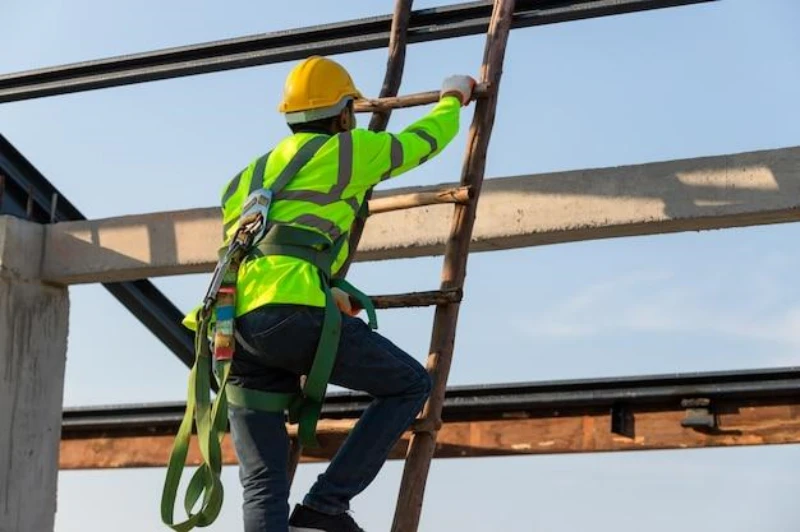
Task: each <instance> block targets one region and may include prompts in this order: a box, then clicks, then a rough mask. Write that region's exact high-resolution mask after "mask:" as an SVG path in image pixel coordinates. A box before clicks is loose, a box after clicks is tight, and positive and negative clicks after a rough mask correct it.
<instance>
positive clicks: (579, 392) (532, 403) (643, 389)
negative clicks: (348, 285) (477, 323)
mask: <svg viewBox="0 0 800 532" xmlns="http://www.w3.org/2000/svg"><path fill="white" fill-rule="evenodd" d="M693 397H704V398H710V399H713V400H736V401H744V400H753V399H774V400H776V402H779V403H783V402H787V400H786V399H785V398H795V399H797V398H798V397H800V368H798V367H787V368H771V369H756V370H743V371H718V372H708V373H677V374H669V375H653V376H635V377H614V378H603V379H575V380H563V381H549V382H548V381H545V382H520V383H506V384H489V385H470V386H454V387H450V388H448V390H447V393H446V395H445V402H444V410H443V412H442V419H443V420H445V421H465V420H470V419H474V418H480V417H482V416H486V415H490V414H492V413H498V412H514V411H534V412H535V411H540V412H543V413H544V415H548V413H550V412H553V411H557V412H559V413H560V415H568V414H569V413H570V412H571V411H574V410H576V409H586V408H612V407H613V406H614V405H617V404H620V403H623V404H626V405H629V406H630V405H640V406H641V405H647V406H650V407H654V408H665V409H682V407H681V401H682V400H684V399H685V398H693ZM371 401H372V397H370V396H369V395H367V394H364V393H355V392H343V393H333V394H329V395H328V397H327V398H326V400H325V404H324V406H323V409H322V416H321V418H322V419H356V418H359V417H360V416H361V414H362V413H363V412H364V410H365V409H366V407H367V406H368V405H369V404H370V402H371ZM184 408H185V404H184V403H150V404H133V405H108V406H92V407H73V408H65V409H64V413H63V422H62V427H63V431H64V433H65V434H66V435H68V436H69V435H75V434H77V433H80V432H87V431H88V432H108V433H109V434H113V433H124V434H126V435H129V436H130V435H148V434H153V433H156V432H162V431H165V432H169V431H174V430H175V429H176V428H177V427H178V425H179V424H180V422H181V419H182V417H183V412H184Z"/></svg>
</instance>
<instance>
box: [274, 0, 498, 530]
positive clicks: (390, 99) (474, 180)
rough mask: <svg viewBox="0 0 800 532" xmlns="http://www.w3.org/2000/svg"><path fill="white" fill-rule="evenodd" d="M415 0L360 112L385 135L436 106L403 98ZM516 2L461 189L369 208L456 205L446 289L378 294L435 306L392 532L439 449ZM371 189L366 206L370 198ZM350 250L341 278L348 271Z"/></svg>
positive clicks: (493, 38)
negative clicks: (421, 396)
mask: <svg viewBox="0 0 800 532" xmlns="http://www.w3.org/2000/svg"><path fill="white" fill-rule="evenodd" d="M412 3H413V0H396V2H395V8H394V14H393V18H392V29H391V34H390V39H389V58H388V61H387V67H386V75H385V77H384V82H383V87H382V88H381V93H380V97H379V98H377V99H373V100H366V101H362V102H359V104H358V105H357V106H356V111H358V112H372V113H373V116H372V118H371V120H370V124H369V128H370V129H371V130H373V131H383V130H385V128H386V126H387V124H388V122H389V117H390V114H391V111H392V110H393V109H399V108H406V107H414V106H419V105H427V104H431V103H434V102H436V101H438V99H439V91H430V92H424V93H417V94H411V95H406V96H397V92H398V90H399V87H400V82H401V79H402V76H403V68H404V65H405V51H406V42H407V29H408V23H409V19H410V17H411V7H412ZM513 13H514V0H495V1H494V5H493V10H492V17H491V20H490V22H489V25H488V28H487V33H486V45H485V48H484V54H483V63H482V65H481V72H480V77H479V79H478V86H477V87H476V90H475V91H474V94H473V99H474V100H475V111H474V114H473V119H472V124H471V126H470V129H469V133H468V136H467V148H466V154H465V157H464V163H463V167H462V170H461V182H460V186H459V187H456V188H449V189H442V190H439V191H437V192H431V193H427V194H409V195H407V196H393V197H392V198H391V199H389V198H386V199H385V200H375V201H370V203H369V207H370V208H369V214H375V213H377V212H386V211H392V210H399V209H407V208H414V207H420V206H423V205H431V204H436V203H453V204H454V208H453V218H452V223H451V228H450V236H449V238H448V240H447V244H446V247H445V252H444V264H443V267H442V278H441V286H440V288H439V290H435V291H430V292H415V293H411V294H398V295H388V296H375V297H372V300H373V302H374V303H375V306H376V308H399V307H414V306H433V305H435V306H436V313H435V316H434V321H433V331H432V333H431V343H430V350H429V354H428V360H427V369H428V371H429V372H430V374H431V376H432V379H433V390H432V392H431V396H430V398H429V399H428V401H427V403H426V404H425V406H424V407H423V410H422V413H421V416H420V417H419V419H417V421H416V422H415V423H414V425H413V427H412V431H413V433H412V436H411V440H410V443H409V447H408V451H407V454H406V461H405V468H404V471H403V478H402V481H401V484H400V491H399V495H398V500H397V507H396V509H395V515H394V522H393V524H392V531H393V532H415V531H416V530H417V528H418V526H419V520H420V514H421V512H422V501H423V497H424V493H425V484H426V481H427V478H428V471H429V469H430V463H431V460H432V459H433V455H434V451H435V450H436V435H437V433H438V431H439V429H440V428H441V425H442V421H441V414H442V404H443V402H444V396H445V391H446V388H447V377H448V375H449V373H450V364H451V362H452V357H453V345H454V343H455V335H456V328H457V324H458V311H459V308H460V303H461V298H462V290H463V287H464V280H465V278H466V267H467V258H468V256H469V247H470V241H471V239H472V229H473V227H474V225H475V214H476V211H477V206H478V199H479V198H480V191H481V185H482V184H483V176H484V169H485V166H486V153H487V150H488V147H489V139H490V137H491V134H492V128H493V126H494V118H495V110H496V107H497V94H498V88H499V86H500V77H501V74H502V70H503V60H504V58H505V50H506V43H507V41H508V35H509V32H510V30H511V19H512V16H513ZM371 195H372V191H370V192H369V193H368V194H367V196H366V198H365V201H368V200H370V199H371ZM364 223H365V220H363V219H361V218H357V219H356V222H355V223H354V224H353V228H352V231H351V234H350V249H351V250H356V249H357V247H358V243H359V241H360V239H361V235H362V233H363V230H364ZM353 255H355V253H354V252H353V253H351V254H350V257H349V259H348V261H347V263H346V264H345V265H344V266H343V267H342V268H341V270H340V271H339V273H338V275H339V276H345V275H347V271H348V270H349V267H350V264H351V261H352V257H353ZM301 454H302V449H301V447H300V445H299V443H298V441H297V439H296V438H293V439H292V448H291V455H290V458H289V479H290V482H291V480H292V479H293V477H294V472H295V470H296V468H297V464H298V462H299V460H300V455H301Z"/></svg>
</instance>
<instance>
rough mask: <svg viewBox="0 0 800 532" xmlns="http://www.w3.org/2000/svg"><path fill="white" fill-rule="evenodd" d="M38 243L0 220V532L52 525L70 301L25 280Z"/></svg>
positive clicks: (27, 227) (27, 229)
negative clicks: (27, 261) (27, 263)
mask: <svg viewBox="0 0 800 532" xmlns="http://www.w3.org/2000/svg"><path fill="white" fill-rule="evenodd" d="M37 229H38V234H39V238H38V240H37V239H36V238H35V237H34V236H32V235H35V234H36V233H37ZM42 237H43V231H41V227H39V226H35V224H30V223H29V222H24V221H21V220H15V219H8V218H3V219H0V261H1V262H0V532H46V531H48V530H50V531H52V530H53V527H54V520H55V511H56V486H57V475H58V452H59V443H60V440H61V404H62V397H63V388H64V366H65V361H66V353H67V331H68V321H69V320H68V312H69V308H68V307H69V299H68V294H67V289H66V288H58V287H51V286H43V285H41V284H39V283H38V281H36V280H28V279H25V278H24V277H25V276H26V274H27V273H31V272H33V271H35V270H38V265H39V262H38V260H36V257H37V256H41V249H42V248H41V247H42ZM25 260H34V261H35V265H36V266H35V267H34V266H32V265H30V266H26V265H25Z"/></svg>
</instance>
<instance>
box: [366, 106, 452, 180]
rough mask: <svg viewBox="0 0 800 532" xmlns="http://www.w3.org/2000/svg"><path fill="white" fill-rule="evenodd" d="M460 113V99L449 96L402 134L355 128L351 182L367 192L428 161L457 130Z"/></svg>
mask: <svg viewBox="0 0 800 532" xmlns="http://www.w3.org/2000/svg"><path fill="white" fill-rule="evenodd" d="M460 113H461V102H460V101H459V100H458V98H456V97H455V96H446V97H444V98H442V99H441V100H439V102H438V103H437V104H436V105H435V106H434V107H433V109H431V111H430V112H429V113H428V114H427V115H425V116H424V117H423V118H421V119H420V120H417V121H416V122H414V123H413V124H411V125H410V126H408V127H407V128H405V129H404V130H403V131H401V132H400V133H387V132H373V131H370V130H368V129H355V130H353V132H352V133H353V156H354V157H353V159H354V161H353V174H352V178H351V181H350V185H351V186H353V187H356V188H357V189H359V190H360V191H366V190H367V189H369V188H371V187H373V186H375V185H377V184H378V183H380V182H381V181H384V180H386V179H389V178H391V177H397V176H399V175H400V174H403V173H405V172H407V171H409V170H411V169H412V168H415V167H417V166H419V165H421V164H423V163H425V161H429V160H430V159H432V158H433V157H435V156H436V155H438V154H439V153H441V151H442V150H443V149H444V148H445V146H447V145H448V144H449V143H450V141H451V140H453V138H454V137H455V136H456V133H458V128H459V118H460Z"/></svg>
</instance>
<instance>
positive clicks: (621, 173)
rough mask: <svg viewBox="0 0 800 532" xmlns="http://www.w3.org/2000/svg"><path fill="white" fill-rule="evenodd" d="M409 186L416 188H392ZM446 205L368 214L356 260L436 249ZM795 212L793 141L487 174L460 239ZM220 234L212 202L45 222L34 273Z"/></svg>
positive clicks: (142, 265)
mask: <svg viewBox="0 0 800 532" xmlns="http://www.w3.org/2000/svg"><path fill="white" fill-rule="evenodd" d="M451 185H455V184H451ZM440 186H441V185H440ZM444 186H447V185H444ZM426 188H428V189H429V188H439V186H437V187H426ZM415 190H416V191H421V190H425V188H417V189H395V190H393V191H391V194H405V193H409V192H413V191H415ZM386 195H388V194H387V193H386V192H383V193H380V194H376V197H383V196H386ZM452 209H453V207H452V205H433V206H427V207H420V208H416V209H410V210H405V211H395V212H387V213H381V214H376V215H375V216H373V217H371V218H370V219H369V221H368V222H367V226H366V230H365V232H364V237H363V239H362V243H361V246H360V248H359V252H358V253H357V256H356V260H357V261H370V260H386V259H398V258H409V257H419V256H430V255H438V254H441V253H442V252H443V251H444V244H445V239H446V237H447V234H448V231H449V229H450V216H451V213H452ZM797 220H800V147H792V148H784V149H776V150H765V151H757V152H748V153H741V154H735V155H722V156H714V157H701V158H695V159H683V160H676V161H667V162H658V163H650V164H642V165H634V166H621V167H615V168H603V169H591V170H576V171H569V172H558V173H551V174H540V175H531V176H517V177H508V178H501V179H489V180H486V181H485V182H484V186H483V192H482V194H481V198H480V203H479V207H478V215H477V222H476V226H475V231H474V233H473V241H472V248H471V249H472V250H473V251H491V250H501V249H511V248H519V247H526V246H536V245H542V244H553V243H559V242H570V241H578V240H591V239H599V238H609V237H620V236H631V235H645V234H657V233H667V232H675V231H693V230H704V229H718V228H724V227H738V226H748V225H758V224H768V223H780V222H791V221H797ZM220 233H221V229H220V217H219V210H218V209H216V208H204V209H191V210H186V211H178V212H167V213H154V214H143V215H135V216H126V217H120V218H111V219H104V220H92V221H86V222H70V223H60V224H55V225H54V226H50V227H48V230H47V232H46V245H45V257H44V260H43V273H42V275H43V277H44V278H45V279H47V280H49V281H52V282H56V283H64V284H70V283H86V282H100V281H102V282H107V281H125V280H132V279H138V278H142V277H155V276H164V275H177V274H183V273H198V272H208V271H211V270H212V269H213V266H214V264H215V262H216V249H217V246H218V245H219V237H220Z"/></svg>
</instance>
